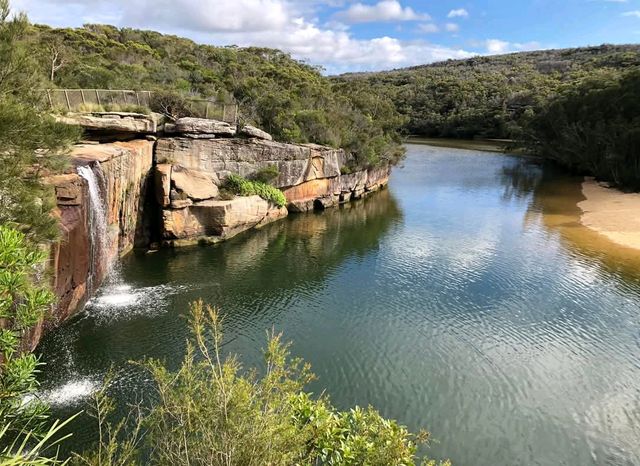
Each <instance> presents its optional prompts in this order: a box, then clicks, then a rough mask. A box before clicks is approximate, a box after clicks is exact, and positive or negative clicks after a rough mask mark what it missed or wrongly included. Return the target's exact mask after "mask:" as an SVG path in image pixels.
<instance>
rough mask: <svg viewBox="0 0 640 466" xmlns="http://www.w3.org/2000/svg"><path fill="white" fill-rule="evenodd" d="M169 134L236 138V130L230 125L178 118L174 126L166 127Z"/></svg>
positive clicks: (213, 121)
mask: <svg viewBox="0 0 640 466" xmlns="http://www.w3.org/2000/svg"><path fill="white" fill-rule="evenodd" d="M164 130H165V132H167V133H188V134H190V135H194V134H213V135H216V136H228V137H231V136H235V134H236V129H235V128H234V127H233V126H231V125H230V124H229V123H226V122H224V121H218V120H208V119H205V118H190V117H186V118H178V119H177V120H176V121H175V122H174V123H173V124H170V125H169V124H167V125H165V127H164Z"/></svg>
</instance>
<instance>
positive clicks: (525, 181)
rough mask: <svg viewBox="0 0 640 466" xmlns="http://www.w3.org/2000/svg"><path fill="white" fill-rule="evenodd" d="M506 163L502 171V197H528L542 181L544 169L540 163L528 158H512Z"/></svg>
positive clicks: (504, 198) (511, 198)
mask: <svg viewBox="0 0 640 466" xmlns="http://www.w3.org/2000/svg"><path fill="white" fill-rule="evenodd" d="M510 160H511V161H512V163H511V164H509V165H504V166H503V167H502V169H501V173H500V182H501V183H502V185H503V186H504V193H503V194H502V199H503V200H505V201H512V200H514V199H526V198H527V197H529V196H530V195H531V193H533V192H534V191H535V189H536V187H537V186H538V184H539V183H540V180H541V178H542V176H543V173H544V170H543V168H542V166H541V165H540V163H539V162H538V161H535V160H531V159H527V158H512V159H510Z"/></svg>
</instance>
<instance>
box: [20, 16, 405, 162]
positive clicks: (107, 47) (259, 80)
mask: <svg viewBox="0 0 640 466" xmlns="http://www.w3.org/2000/svg"><path fill="white" fill-rule="evenodd" d="M30 33H31V44H30V45H31V46H32V48H33V50H34V51H35V55H36V56H37V57H39V63H40V74H41V76H43V77H45V76H46V77H48V78H49V80H50V82H49V87H61V88H90V89H94V88H98V89H142V90H145V89H146V90H165V91H177V92H181V93H184V94H191V95H197V96H202V97H216V98H222V99H224V98H227V97H229V96H233V97H234V98H235V99H236V100H237V102H238V103H239V105H240V110H241V115H242V118H243V119H245V120H247V121H249V122H251V123H254V124H255V125H257V126H259V127H261V128H263V129H265V130H266V131H268V132H270V133H271V134H273V136H274V137H275V138H276V139H277V140H280V141H285V142H301V143H307V142H314V143H318V144H326V145H329V146H333V147H342V148H344V149H346V150H347V151H350V152H353V153H354V155H355V156H356V159H357V161H358V164H359V165H361V166H365V165H377V164H380V163H386V162H394V161H395V160H397V158H398V157H399V156H401V155H402V149H401V147H400V144H399V143H400V138H399V133H398V131H397V130H398V129H399V127H400V125H402V124H403V123H404V118H403V117H402V116H400V115H399V114H398V112H397V111H396V109H395V107H394V106H393V104H392V103H391V101H389V100H388V99H387V98H386V97H384V96H378V95H370V94H368V93H366V92H363V91H362V89H360V87H359V86H350V85H345V84H342V83H336V82H333V81H331V80H329V79H327V78H326V77H324V76H322V74H321V70H320V69H318V68H317V67H314V66H311V65H308V64H305V63H302V62H300V61H296V60H294V59H292V58H291V57H290V56H289V55H288V54H286V53H284V52H281V51H279V50H273V49H267V48H256V47H250V48H238V47H214V46H210V45H199V44H196V43H194V42H193V41H191V40H188V39H183V38H180V37H176V36H170V35H163V34H160V33H157V32H152V31H140V30H135V29H128V28H125V29H118V28H115V27H112V26H103V25H87V26H85V27H83V28H79V29H69V28H68V29H52V28H49V27H47V26H32V27H31V31H30Z"/></svg>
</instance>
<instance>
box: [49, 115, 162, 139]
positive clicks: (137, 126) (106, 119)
mask: <svg viewBox="0 0 640 466" xmlns="http://www.w3.org/2000/svg"><path fill="white" fill-rule="evenodd" d="M55 118H56V120H57V121H59V122H61V123H65V124H67V125H74V126H81V127H83V128H84V129H86V130H88V131H99V132H103V133H132V134H150V133H155V132H157V130H158V121H157V119H156V118H154V117H153V116H151V115H143V114H141V113H116V112H111V113H67V114H66V115H57V116H56V117H55Z"/></svg>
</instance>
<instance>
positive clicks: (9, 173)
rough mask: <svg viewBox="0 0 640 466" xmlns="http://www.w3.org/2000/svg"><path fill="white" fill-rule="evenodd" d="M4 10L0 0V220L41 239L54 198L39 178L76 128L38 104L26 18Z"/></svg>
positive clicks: (51, 231) (51, 228)
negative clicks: (58, 119)
mask: <svg viewBox="0 0 640 466" xmlns="http://www.w3.org/2000/svg"><path fill="white" fill-rule="evenodd" d="M9 15H10V10H9V3H8V0H0V205H1V206H2V207H0V223H2V224H8V223H13V224H15V226H16V228H18V229H19V230H21V231H23V232H24V233H25V234H26V235H27V236H28V237H30V238H31V239H33V240H35V241H42V240H46V239H52V238H54V237H55V235H56V232H57V224H56V220H55V219H54V218H53V217H51V215H50V212H51V210H52V209H53V207H54V205H55V204H54V199H53V196H52V192H51V189H50V188H49V187H47V186H45V185H44V184H43V182H42V179H43V177H44V176H46V175H47V174H50V173H52V172H55V171H57V170H59V169H60V168H61V167H62V166H64V164H65V163H66V159H65V157H64V149H65V148H66V147H67V146H68V145H69V144H71V143H72V142H74V141H76V140H77V138H78V137H79V131H78V129H76V128H73V127H71V126H67V125H62V124H59V123H56V122H55V121H54V120H53V118H52V117H51V116H49V115H47V114H46V113H44V112H43V111H42V110H41V108H40V107H39V104H40V99H41V97H42V96H41V95H40V93H39V90H40V89H41V85H40V84H41V80H40V77H39V75H38V65H37V63H36V62H35V59H34V57H33V53H32V52H30V51H29V50H28V48H27V46H26V41H27V38H28V37H27V35H28V30H29V24H28V22H27V19H26V17H25V16H24V15H23V14H18V15H16V16H15V17H14V18H13V19H10V16H9Z"/></svg>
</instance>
